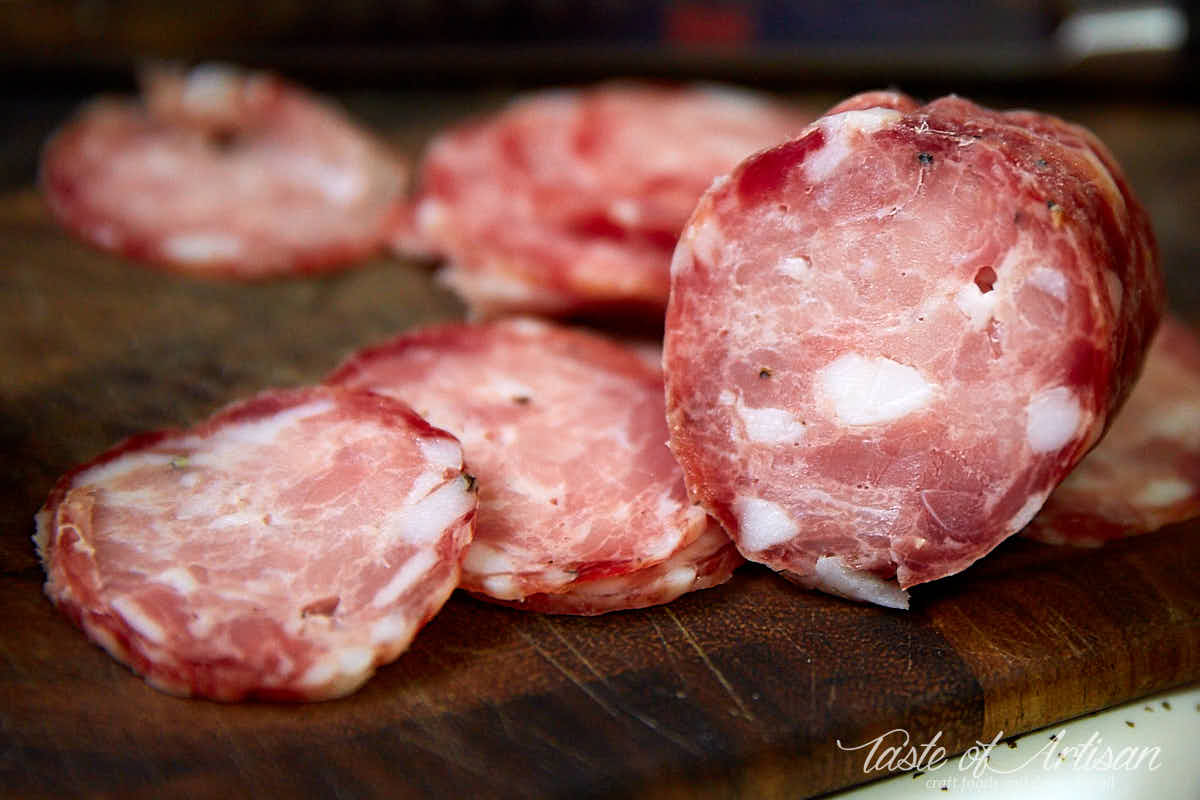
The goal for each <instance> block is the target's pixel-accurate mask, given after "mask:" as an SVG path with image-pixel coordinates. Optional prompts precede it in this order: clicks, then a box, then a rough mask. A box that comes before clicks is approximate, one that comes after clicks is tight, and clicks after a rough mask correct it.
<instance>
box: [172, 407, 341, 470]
mask: <svg viewBox="0 0 1200 800" xmlns="http://www.w3.org/2000/svg"><path fill="white" fill-rule="evenodd" d="M332 408H333V401H332V400H327V399H321V400H314V401H312V402H310V403H304V404H303V405H299V406H296V407H295V408H290V409H288V410H287V411H281V412H279V413H278V414H272V415H271V416H269V417H266V418H264V419H260V420H255V421H254V422H243V423H240V424H238V425H227V426H225V427H223V428H222V429H221V432H220V434H219V440H220V443H221V444H222V445H224V446H228V445H229V444H232V445H233V446H234V448H237V446H239V445H247V444H248V445H259V446H265V445H269V444H272V443H274V442H276V441H278V439H279V435H280V434H281V433H282V432H283V431H284V430H286V429H287V428H290V427H292V426H294V425H299V424H300V423H302V422H303V421H304V420H306V419H311V418H312V417H315V416H318V415H320V414H324V413H326V412H328V411H329V410H331V409H332ZM185 441H186V440H185ZM224 449H225V447H221V448H214V449H212V450H208V451H201V452H198V453H196V454H195V455H193V456H191V458H190V459H189V464H190V465H192V466H207V462H208V460H209V459H210V458H211V459H212V461H213V462H214V463H215V464H217V465H219V464H221V463H222V459H223V454H222V453H221V452H219V451H220V450H224Z"/></svg>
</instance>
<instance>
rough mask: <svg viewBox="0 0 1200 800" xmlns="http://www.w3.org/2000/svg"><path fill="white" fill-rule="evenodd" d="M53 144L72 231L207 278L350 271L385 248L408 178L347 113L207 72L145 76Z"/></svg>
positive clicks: (58, 193) (53, 202) (61, 203)
mask: <svg viewBox="0 0 1200 800" xmlns="http://www.w3.org/2000/svg"><path fill="white" fill-rule="evenodd" d="M143 83H144V91H143V101H142V102H141V103H132V102H126V101H118V100H111V99H102V100H98V101H96V102H93V103H91V104H90V105H88V106H87V107H86V108H84V109H83V110H82V111H81V112H80V113H79V114H78V115H77V117H76V118H75V119H74V120H73V121H71V122H70V123H68V124H67V125H66V126H64V128H63V129H62V130H60V131H59V132H58V133H57V134H56V135H55V136H54V138H52V139H51V140H50V142H49V143H48V144H47V146H46V149H45V152H44V153H43V157H42V174H41V182H42V186H43V190H44V193H45V196H46V199H47V201H48V203H49V205H50V208H51V210H52V211H53V212H54V214H55V216H56V217H57V218H58V219H59V221H60V222H61V223H62V224H63V225H64V226H65V227H66V228H67V229H68V230H70V231H72V232H73V233H75V234H76V235H78V236H79V237H81V238H82V239H84V240H85V241H87V242H89V243H91V244H93V245H95V246H96V247H99V248H102V249H104V250H110V251H113V252H116V253H120V254H122V255H124V256H127V257H129V258H134V259H138V260H141V261H145V262H148V263H152V264H156V265H159V266H162V267H165V268H169V269H172V270H175V271H178V272H184V273H188V274H192V275H201V276H221V277H235V278H240V279H261V278H267V277H273V276H278V275H286V274H294V273H306V272H314V271H319V270H326V269H331V268H334V267H342V266H346V265H349V264H352V263H354V262H356V261H359V260H361V259H363V258H365V257H366V256H369V255H370V254H371V253H373V252H375V251H377V250H378V249H380V248H381V247H382V246H383V245H384V242H385V239H386V236H387V233H388V232H389V231H390V230H391V228H392V227H393V225H394V221H393V219H394V217H395V215H396V214H397V213H399V211H400V209H401V208H402V203H401V199H402V192H403V190H404V182H405V177H406V170H405V169H404V167H403V165H402V164H401V163H400V162H399V161H398V160H397V159H396V158H395V157H394V156H393V155H392V154H390V153H389V152H388V151H387V150H386V149H385V147H384V146H383V145H382V144H381V143H380V142H378V141H376V140H375V139H374V137H372V136H371V135H369V134H367V133H366V132H364V131H363V130H361V129H360V128H358V127H357V126H356V125H355V124H354V123H353V122H351V121H350V120H349V119H347V118H346V116H345V115H344V114H343V113H342V112H341V111H340V110H339V109H337V108H335V107H334V106H332V105H331V104H329V103H328V102H325V101H323V100H321V99H318V98H316V97H314V96H312V95H310V94H308V93H307V92H305V91H304V90H302V89H300V88H299V87H297V86H294V85H292V84H289V83H287V82H285V81H283V80H282V79H280V78H278V77H275V76H273V75H268V74H264V73H246V72H241V71H238V70H235V69H232V68H229V67H218V66H204V67H197V68H196V69H194V70H192V71H190V72H186V73H185V72H182V71H180V70H176V69H171V68H166V67H159V68H154V69H150V70H148V71H147V72H146V73H145V74H144V75H143Z"/></svg>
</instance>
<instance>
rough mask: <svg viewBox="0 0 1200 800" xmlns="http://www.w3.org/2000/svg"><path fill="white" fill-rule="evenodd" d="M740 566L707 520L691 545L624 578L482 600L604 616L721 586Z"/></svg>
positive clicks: (726, 540) (716, 526)
mask: <svg viewBox="0 0 1200 800" xmlns="http://www.w3.org/2000/svg"><path fill="white" fill-rule="evenodd" d="M744 563H745V559H743V558H742V557H741V555H740V554H739V553H738V551H737V548H736V547H735V546H734V544H733V542H732V541H730V539H729V536H728V535H726V533H725V531H724V530H723V529H722V528H721V526H720V525H719V524H717V522H716V520H712V519H710V520H709V525H708V527H707V528H706V529H705V531H704V533H702V534H700V536H699V538H697V539H696V541H694V542H692V543H691V544H689V545H688V546H686V547H684V548H683V549H682V550H680V551H678V552H677V553H675V554H674V555H672V556H671V557H670V558H668V559H667V560H666V561H663V562H662V563H661V564H655V565H654V566H652V567H646V568H645V569H640V570H637V571H635V572H630V573H628V574H626V575H613V576H611V577H606V578H592V579H590V580H581V581H575V582H574V583H572V584H570V585H569V586H568V587H567V588H566V589H565V590H564V591H562V592H558V593H557V594H531V595H529V596H527V597H526V598H525V599H523V600H520V601H503V600H495V599H494V598H484V599H491V600H493V602H499V603H502V604H503V605H508V606H512V607H513V608H519V609H521V610H523V611H539V612H541V613H543V614H577V615H584V616H590V615H596V614H607V613H608V612H610V611H628V610H630V609H635V608H649V607H650V606H658V605H664V604H666V603H669V602H671V601H672V600H675V599H677V598H679V597H681V596H682V595H684V594H687V593H688V592H695V591H699V590H700V589H708V588H711V587H713V586H720V585H721V584H722V583H725V581H727V580H729V579H730V578H731V577H733V573H734V570H736V569H737V568H738V567H740V566H741V565H742V564H744Z"/></svg>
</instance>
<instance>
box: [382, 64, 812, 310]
mask: <svg viewBox="0 0 1200 800" xmlns="http://www.w3.org/2000/svg"><path fill="white" fill-rule="evenodd" d="M811 118H812V115H811V114H805V113H802V112H800V111H798V110H796V109H792V108H789V107H786V106H783V105H779V104H774V103H770V102H768V101H766V100H765V99H763V98H760V97H758V96H755V95H753V94H750V93H748V92H741V91H733V90H729V89H717V88H711V87H710V88H695V87H693V88H683V89H666V88H656V87H649V86H640V85H634V84H608V85H603V86H599V87H595V88H592V89H588V90H581V91H553V92H544V93H541V94H537V95H532V96H529V97H526V98H522V99H520V100H518V101H516V102H514V103H512V104H511V105H509V106H508V107H507V108H505V109H503V110H502V111H500V112H499V113H497V114H495V115H493V116H491V117H488V118H485V119H481V120H478V121H476V122H474V123H470V124H465V125H462V126H459V127H458V128H456V129H454V130H451V131H448V132H446V133H443V134H441V135H439V136H438V137H437V138H436V139H435V140H434V141H433V142H432V143H431V145H430V147H429V150H428V153H427V155H426V157H425V160H424V163H423V166H422V169H421V173H420V178H419V180H420V191H419V194H418V197H417V200H416V205H415V210H414V214H413V219H412V224H411V225H403V226H400V227H399V228H398V230H397V235H396V237H395V241H396V245H397V247H398V248H399V249H400V250H401V251H402V252H405V253H411V252H412V251H413V250H414V246H415V245H414V243H420V246H419V247H417V249H418V250H420V249H430V250H432V251H433V252H437V253H440V254H441V255H443V256H444V257H445V258H446V259H447V264H446V267H445V269H444V270H443V273H442V277H443V278H444V280H445V281H446V282H447V283H448V284H449V285H450V286H451V287H452V288H453V289H454V290H455V291H457V292H458V293H459V294H461V295H462V296H463V297H464V298H465V300H466V301H467V304H468V305H469V306H470V308H471V310H472V311H473V312H474V313H475V314H476V315H477V316H483V317H486V316H493V315H498V314H501V313H505V312H514V311H528V312H538V313H551V314H567V313H572V312H589V311H596V310H599V311H608V310H615V309H622V310H631V309H632V310H645V311H647V312H649V313H652V314H661V313H662V309H663V308H664V307H665V305H666V302H667V291H668V267H669V263H670V257H671V250H672V248H673V247H674V246H675V241H676V238H677V237H678V235H679V231H680V229H681V228H682V227H683V224H684V222H685V221H686V220H687V216H688V214H689V213H690V212H691V210H692V208H693V206H695V203H696V200H697V198H698V197H699V196H700V194H701V193H702V192H703V191H704V190H705V189H706V188H707V187H708V185H709V184H710V183H711V182H712V180H713V178H715V177H716V176H717V175H720V174H722V173H724V172H726V171H728V170H729V169H731V168H732V167H733V166H734V165H735V164H736V163H737V162H738V161H740V160H741V159H742V158H744V157H746V156H747V155H749V154H750V153H752V152H754V151H755V150H758V149H760V148H763V147H767V146H769V145H772V144H775V143H776V142H780V141H783V140H784V139H786V138H788V137H789V136H791V135H793V134H795V133H796V132H797V131H799V130H800V129H801V128H802V127H803V125H804V124H805V123H807V122H808V121H809V120H810V119H811Z"/></svg>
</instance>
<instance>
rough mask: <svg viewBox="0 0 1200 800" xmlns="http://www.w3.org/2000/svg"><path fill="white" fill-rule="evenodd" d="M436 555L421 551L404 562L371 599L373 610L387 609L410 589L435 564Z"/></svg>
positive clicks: (430, 551) (429, 551)
mask: <svg viewBox="0 0 1200 800" xmlns="http://www.w3.org/2000/svg"><path fill="white" fill-rule="evenodd" d="M437 560H438V558H437V553H435V552H433V551H432V550H421V551H418V552H417V553H415V554H414V555H413V556H412V557H411V558H409V559H408V560H407V561H405V562H404V566H402V567H401V568H400V569H398V570H396V574H395V575H393V576H392V579H391V580H390V581H388V582H387V584H386V585H384V587H383V588H382V589H380V590H379V591H378V592H377V593H376V595H375V597H373V598H372V599H371V605H372V606H374V607H375V608H387V607H388V606H390V605H392V604H393V603H395V602H396V600H397V599H399V598H400V596H401V595H403V594H404V593H405V592H407V591H408V590H409V589H411V588H412V587H413V586H415V585H416V584H417V582H418V581H420V580H421V578H422V577H424V576H425V573H427V572H429V570H430V569H432V568H433V567H434V566H435V565H436V564H437Z"/></svg>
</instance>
